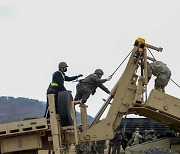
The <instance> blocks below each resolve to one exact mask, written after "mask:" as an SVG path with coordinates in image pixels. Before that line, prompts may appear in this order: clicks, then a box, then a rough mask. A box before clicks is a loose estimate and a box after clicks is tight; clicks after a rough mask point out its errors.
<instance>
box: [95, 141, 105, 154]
mask: <svg viewBox="0 0 180 154" xmlns="http://www.w3.org/2000/svg"><path fill="white" fill-rule="evenodd" d="M104 149H106V141H105V140H102V141H97V142H96V151H97V153H98V154H103V153H104Z"/></svg>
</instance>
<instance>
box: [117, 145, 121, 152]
mask: <svg viewBox="0 0 180 154" xmlns="http://www.w3.org/2000/svg"><path fill="white" fill-rule="evenodd" d="M120 148H121V146H120V145H119V146H117V154H120Z"/></svg>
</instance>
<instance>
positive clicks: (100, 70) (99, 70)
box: [94, 69, 104, 75]
mask: <svg viewBox="0 0 180 154" xmlns="http://www.w3.org/2000/svg"><path fill="white" fill-rule="evenodd" d="M94 73H95V74H101V75H104V72H103V70H102V69H96V70H95V72H94Z"/></svg>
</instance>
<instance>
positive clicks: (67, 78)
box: [65, 76, 78, 81]
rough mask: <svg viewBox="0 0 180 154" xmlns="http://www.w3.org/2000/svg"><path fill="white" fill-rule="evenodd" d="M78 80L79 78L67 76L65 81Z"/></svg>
mask: <svg viewBox="0 0 180 154" xmlns="http://www.w3.org/2000/svg"><path fill="white" fill-rule="evenodd" d="M77 78H78V76H72V77H69V76H65V81H73V80H76V79H77Z"/></svg>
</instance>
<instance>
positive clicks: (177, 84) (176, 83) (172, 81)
mask: <svg viewBox="0 0 180 154" xmlns="http://www.w3.org/2000/svg"><path fill="white" fill-rule="evenodd" d="M170 80H171V81H172V82H173V83H174V84H175V85H176V86H178V87H179V88H180V86H179V85H178V84H177V83H176V82H175V81H174V80H173V79H170Z"/></svg>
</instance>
